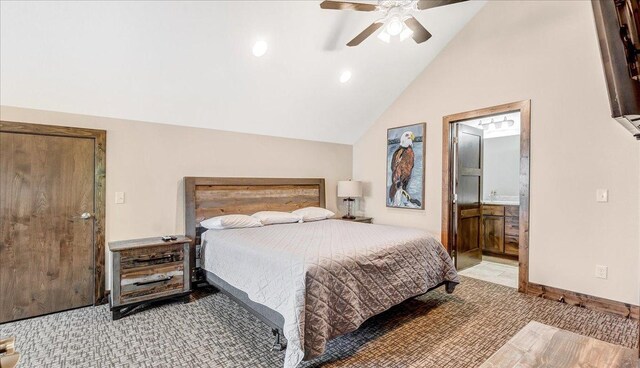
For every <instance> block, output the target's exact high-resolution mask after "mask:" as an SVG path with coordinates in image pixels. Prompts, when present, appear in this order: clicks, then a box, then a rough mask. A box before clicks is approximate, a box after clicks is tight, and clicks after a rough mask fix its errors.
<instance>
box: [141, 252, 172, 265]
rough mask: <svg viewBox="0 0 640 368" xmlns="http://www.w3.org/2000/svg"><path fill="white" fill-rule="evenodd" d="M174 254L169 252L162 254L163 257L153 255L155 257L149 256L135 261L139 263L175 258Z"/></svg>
mask: <svg viewBox="0 0 640 368" xmlns="http://www.w3.org/2000/svg"><path fill="white" fill-rule="evenodd" d="M173 257H174V256H173V255H172V254H169V255H166V256H162V257H153V258H147V259H134V260H133V261H134V262H138V263H143V262H152V261H161V260H163V259H173Z"/></svg>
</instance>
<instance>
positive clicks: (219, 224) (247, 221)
mask: <svg viewBox="0 0 640 368" xmlns="http://www.w3.org/2000/svg"><path fill="white" fill-rule="evenodd" d="M200 226H203V227H206V228H207V229H213V230H224V229H237V228H244V227H258V226H262V222H260V220H258V219H257V218H255V217H251V216H247V215H224V216H216V217H211V218H208V219H206V220H204V221H201V222H200Z"/></svg>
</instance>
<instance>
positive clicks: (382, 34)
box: [378, 29, 391, 43]
mask: <svg viewBox="0 0 640 368" xmlns="http://www.w3.org/2000/svg"><path fill="white" fill-rule="evenodd" d="M378 38H379V39H381V40H382V41H384V42H386V43H389V42H391V35H389V34H388V33H387V31H385V30H384V29H383V30H382V32H380V33H378Z"/></svg>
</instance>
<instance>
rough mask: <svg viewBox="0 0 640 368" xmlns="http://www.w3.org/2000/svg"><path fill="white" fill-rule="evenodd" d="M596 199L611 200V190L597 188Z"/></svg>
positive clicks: (599, 200)
mask: <svg viewBox="0 0 640 368" xmlns="http://www.w3.org/2000/svg"><path fill="white" fill-rule="evenodd" d="M596 201H597V202H609V190H608V189H598V190H596Z"/></svg>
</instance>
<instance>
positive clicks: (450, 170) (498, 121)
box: [442, 101, 530, 291]
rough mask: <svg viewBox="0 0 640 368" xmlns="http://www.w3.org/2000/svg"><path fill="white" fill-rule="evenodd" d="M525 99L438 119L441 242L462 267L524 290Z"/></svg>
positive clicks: (526, 228) (526, 232)
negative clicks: (440, 128) (440, 133)
mask: <svg viewBox="0 0 640 368" xmlns="http://www.w3.org/2000/svg"><path fill="white" fill-rule="evenodd" d="M529 132H530V101H521V102H516V103H510V104H505V105H500V106H494V107H489V108H484V109H479V110H474V111H469V112H464V113H460V114H454V115H449V116H445V117H444V119H443V196H442V197H443V204H442V211H443V212H442V213H443V216H442V242H443V244H444V245H445V247H446V248H447V250H448V251H449V253H450V254H451V256H452V258H453V259H454V262H455V264H456V268H457V269H458V270H459V271H460V272H461V274H463V275H465V274H466V275H467V276H469V277H475V278H480V279H484V280H485V281H490V282H495V283H500V284H503V285H507V286H511V287H517V288H518V290H520V291H524V290H526V285H527V284H528V254H529V247H528V245H529V241H528V240H529V239H528V235H529V151H530V134H529Z"/></svg>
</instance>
